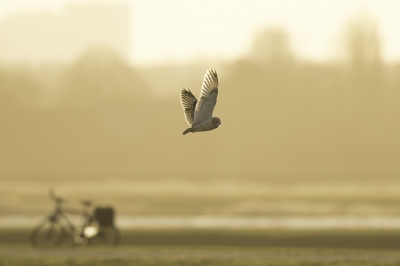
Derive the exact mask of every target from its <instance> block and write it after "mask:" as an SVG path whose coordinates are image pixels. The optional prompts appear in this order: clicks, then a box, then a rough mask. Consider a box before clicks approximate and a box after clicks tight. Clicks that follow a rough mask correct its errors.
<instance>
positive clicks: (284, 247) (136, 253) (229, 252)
mask: <svg viewBox="0 0 400 266" xmlns="http://www.w3.org/2000/svg"><path fill="white" fill-rule="evenodd" d="M28 235H29V231H27V230H1V231H0V242H1V243H0V247H1V248H0V265H41V266H46V265H82V266H83V265H100V266H101V265H116V266H119V265H230V266H235V265H278V266H279V265H327V266H328V265H329V266H331V265H332V266H333V265H349V266H357V265H363V266H369V265H393V266H394V265H399V264H400V251H399V250H400V232H398V231H379V230H378V231H376V230H375V231H363V230H352V231H350V230H347V231H346V230H344V231H343V230H342V231H340V230H339V231H337V230H336V231H326V230H325V231H324V230H322V231H316V230H302V231H293V230H288V231H285V230H283V231H282V230H131V231H122V243H121V245H120V246H118V247H104V246H70V245H63V246H61V247H54V248H47V249H34V248H32V247H30V246H29V245H28V244H27V238H28Z"/></svg>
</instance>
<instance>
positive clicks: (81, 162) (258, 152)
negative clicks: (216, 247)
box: [0, 0, 400, 226]
mask: <svg viewBox="0 0 400 266" xmlns="http://www.w3.org/2000/svg"><path fill="white" fill-rule="evenodd" d="M399 8H400V5H399V3H398V2H397V1H388V0H387V1H312V0H308V1H192V2H187V1H179V0H175V1H139V0H137V1H66V0H58V1H50V0H49V1H44V0H42V1H23V0H15V1H3V0H0V121H1V129H0V218H1V219H2V221H3V223H4V224H7V222H5V221H9V220H7V219H8V218H7V217H11V218H13V219H17V218H18V219H25V218H26V219H28V218H29V217H34V218H32V219H31V220H29V219H28V220H26V221H28V222H26V223H24V222H21V224H25V225H30V223H32V226H33V225H34V222H35V221H37V217H42V216H44V214H46V213H48V212H50V210H51V209H52V204H53V203H52V202H51V201H50V199H49V197H48V191H49V188H50V187H53V188H54V189H55V192H56V194H57V195H59V196H61V197H63V198H66V199H67V200H68V202H67V203H68V204H69V205H70V206H76V207H78V206H79V203H78V200H79V199H91V200H93V201H94V202H95V203H96V204H100V205H112V206H113V207H114V208H115V209H116V211H117V213H118V215H119V217H125V218H126V219H128V218H134V217H159V216H162V217H176V216H179V217H192V216H212V217H214V216H217V217H220V216H224V217H225V216H228V217H319V218H320V217H349V216H350V217H361V218H371V217H373V218H376V217H378V218H382V217H383V218H396V219H397V218H399V217H400V179H399V174H400V168H399V161H400V137H399V136H400V124H399V117H400V32H399V31H398V29H397V26H398V25H400V18H399V16H398V10H399ZM208 68H215V69H216V70H217V72H218V76H219V81H220V93H219V98H218V104H217V106H216V108H215V110H214V116H218V117H220V118H221V120H222V126H221V127H220V128H218V129H217V130H214V131H211V132H206V133H196V134H189V135H186V136H184V137H183V136H182V135H181V133H182V131H183V130H184V129H186V127H187V125H186V122H185V120H184V116H183V112H182V108H181V105H180V100H179V93H180V90H181V89H182V88H190V89H191V91H192V92H193V93H194V94H195V95H196V96H198V95H199V94H200V87H201V83H202V79H203V76H204V73H205V71H206V70H207V69H208ZM21 217H22V218H21ZM24 217H25V218H24ZM11 218H10V219H11ZM18 219H17V220H18ZM17 220H12V219H11V221H17ZM18 221H19V220H18ZM7 225H9V224H7Z"/></svg>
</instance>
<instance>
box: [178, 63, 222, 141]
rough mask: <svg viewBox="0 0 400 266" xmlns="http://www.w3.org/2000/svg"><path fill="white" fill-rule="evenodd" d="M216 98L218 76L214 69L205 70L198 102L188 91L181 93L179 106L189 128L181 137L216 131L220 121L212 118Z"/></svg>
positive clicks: (184, 90)
mask: <svg viewBox="0 0 400 266" xmlns="http://www.w3.org/2000/svg"><path fill="white" fill-rule="evenodd" d="M217 96H218V76H217V72H216V71H215V69H209V70H207V72H206V74H205V76H204V80H203V86H202V88H201V94H200V100H198V101H197V99H196V97H194V95H193V94H192V92H191V91H190V90H188V89H183V90H182V91H181V104H182V108H183V111H184V114H185V119H186V122H187V123H188V124H189V126H190V127H189V128H188V129H186V130H185V131H183V133H182V134H183V135H186V134H187V133H189V132H192V133H195V132H201V131H209V130H213V129H216V128H217V127H219V126H220V125H221V119H219V118H218V117H212V112H213V110H214V106H215V104H216V103H217Z"/></svg>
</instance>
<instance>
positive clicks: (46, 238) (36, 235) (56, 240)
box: [30, 219, 68, 246]
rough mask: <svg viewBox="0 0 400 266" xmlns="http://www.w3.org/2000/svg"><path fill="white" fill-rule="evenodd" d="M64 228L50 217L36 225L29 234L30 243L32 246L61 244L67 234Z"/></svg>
mask: <svg viewBox="0 0 400 266" xmlns="http://www.w3.org/2000/svg"><path fill="white" fill-rule="evenodd" d="M67 235H68V234H67V232H66V230H65V228H64V227H63V226H62V225H61V224H60V223H59V222H58V221H52V220H51V219H49V220H46V221H45V222H44V223H42V224H40V225H39V226H38V227H36V228H35V229H34V230H33V231H32V234H31V238H30V240H31V244H32V245H34V246H56V245H59V244H61V243H62V242H63V241H64V239H65V237H66V236H67Z"/></svg>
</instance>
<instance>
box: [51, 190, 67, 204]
mask: <svg viewBox="0 0 400 266" xmlns="http://www.w3.org/2000/svg"><path fill="white" fill-rule="evenodd" d="M49 196H50V198H51V199H52V200H53V201H55V202H56V203H63V202H65V201H66V200H65V199H63V198H60V197H57V196H56V195H55V193H54V188H53V187H50V189H49Z"/></svg>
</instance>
